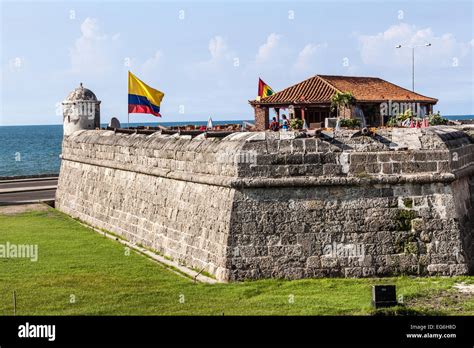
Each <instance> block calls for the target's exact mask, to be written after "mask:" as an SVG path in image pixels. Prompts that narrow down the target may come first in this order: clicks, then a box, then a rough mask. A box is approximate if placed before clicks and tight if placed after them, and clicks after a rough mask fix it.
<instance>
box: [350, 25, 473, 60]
mask: <svg viewBox="0 0 474 348" xmlns="http://www.w3.org/2000/svg"><path fill="white" fill-rule="evenodd" d="M358 40H359V43H360V54H361V58H362V61H363V62H364V63H365V64H367V65H371V66H378V67H391V68H393V67H397V66H398V67H401V66H407V65H409V64H411V50H410V49H409V48H399V49H396V48H395V46H396V45H399V44H401V45H402V46H405V47H408V46H413V45H424V44H425V43H431V44H432V45H431V47H420V48H418V49H416V61H417V62H418V66H422V67H427V66H429V67H431V68H433V67H438V68H439V67H449V66H452V64H453V61H454V60H455V59H457V60H458V62H459V64H462V60H463V59H465V58H466V57H467V56H468V55H469V54H470V51H472V47H470V46H472V44H471V43H469V42H466V43H464V42H459V41H458V40H457V39H456V38H455V37H454V36H453V35H452V34H450V33H445V34H442V35H440V36H437V35H435V33H434V32H433V31H432V29H431V28H417V27H416V26H415V25H409V24H407V23H400V24H397V25H392V26H391V27H389V28H388V29H387V30H385V31H384V32H380V33H377V34H375V35H358ZM471 42H472V41H471ZM469 64H470V63H469Z"/></svg>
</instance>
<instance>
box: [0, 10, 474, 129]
mask: <svg viewBox="0 0 474 348" xmlns="http://www.w3.org/2000/svg"><path fill="white" fill-rule="evenodd" d="M425 42H431V43H432V46H431V47H429V48H425V47H421V48H417V50H416V81H415V84H416V85H415V88H416V91H417V92H419V93H421V94H424V95H428V96H431V97H436V98H438V99H439V100H440V101H439V103H438V105H437V106H436V107H435V110H440V111H441V113H442V114H445V115H450V114H451V115H452V114H474V104H473V100H474V86H473V80H474V79H473V46H474V34H473V5H472V2H471V1H398V2H377V1H365V2H356V1H353V2H349V1H331V2H321V1H313V2H282V1H278V2H277V1H258V2H251V1H235V2H228V3H227V2H226V3H219V2H215V1H214V2H201V1H195V2H171V1H168V2H160V1H146V2H135V1H134V2H132V1H113V2H111V1H108V2H99V1H82V2H69V1H67V2H66V1H49V2H41V1H40V2H13V1H2V3H1V57H2V58H1V59H2V65H1V114H0V124H3V125H6V124H59V123H61V122H62V116H61V110H60V107H59V104H58V103H60V102H61V101H62V100H63V99H64V98H65V97H66V96H67V94H68V92H69V91H71V90H72V89H73V88H75V87H76V86H78V85H79V83H80V82H83V83H84V86H85V87H87V88H90V89H91V90H92V91H94V92H95V93H96V95H97V96H98V98H99V99H100V100H101V101H102V104H101V115H102V122H108V120H109V119H110V118H111V117H113V116H115V117H118V118H119V119H120V120H122V121H125V120H126V119H127V71H128V70H131V71H132V72H134V73H135V74H136V75H137V76H138V77H140V78H141V79H142V80H143V81H145V82H146V83H148V84H149V85H151V86H153V87H155V88H157V89H159V90H161V91H163V92H164V93H165V97H164V99H163V102H162V105H161V110H162V115H163V118H162V119H161V121H163V122H173V121H188V120H206V119H207V118H208V117H209V116H212V117H213V119H215V120H225V119H227V120H231V119H252V118H253V111H252V109H251V107H250V106H249V105H248V102H247V101H248V100H249V99H254V98H255V96H256V93H257V80H258V77H259V76H260V77H262V79H264V80H265V81H266V82H267V83H268V84H269V85H270V86H271V87H272V88H273V89H274V90H276V91H278V90H281V89H283V88H285V87H287V86H289V85H292V84H294V83H297V82H299V81H301V80H303V79H305V78H308V77H310V76H312V75H315V74H337V75H352V76H377V77H381V78H383V79H386V80H388V81H391V82H393V83H396V84H399V85H400V86H403V87H406V88H409V89H410V88H411V52H410V50H409V49H395V48H394V47H395V45H397V44H399V43H401V44H424V43H425ZM156 120H157V119H156V118H154V117H153V116H150V115H141V114H133V115H131V121H135V122H146V121H148V122H154V121H156Z"/></svg>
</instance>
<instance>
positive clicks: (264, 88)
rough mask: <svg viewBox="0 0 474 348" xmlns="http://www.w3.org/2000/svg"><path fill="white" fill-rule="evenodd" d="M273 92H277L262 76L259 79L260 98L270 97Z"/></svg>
mask: <svg viewBox="0 0 474 348" xmlns="http://www.w3.org/2000/svg"><path fill="white" fill-rule="evenodd" d="M272 94H275V92H274V91H273V89H271V88H270V86H269V85H267V84H266V83H265V82H263V80H262V79H261V78H259V79H258V96H259V98H265V97H269V96H271V95H272Z"/></svg>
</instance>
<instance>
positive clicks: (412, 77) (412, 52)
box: [395, 43, 431, 92]
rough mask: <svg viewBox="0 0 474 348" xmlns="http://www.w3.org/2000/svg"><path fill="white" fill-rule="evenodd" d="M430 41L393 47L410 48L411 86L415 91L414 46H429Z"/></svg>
mask: <svg viewBox="0 0 474 348" xmlns="http://www.w3.org/2000/svg"><path fill="white" fill-rule="evenodd" d="M430 46H431V43H426V44H424V45H415V46H402V45H397V46H395V48H402V47H403V48H405V47H406V48H411V88H412V90H413V92H415V47H430Z"/></svg>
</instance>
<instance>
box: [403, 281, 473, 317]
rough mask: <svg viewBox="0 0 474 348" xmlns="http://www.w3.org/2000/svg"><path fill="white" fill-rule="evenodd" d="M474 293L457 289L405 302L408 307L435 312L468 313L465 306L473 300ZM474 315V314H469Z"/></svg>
mask: <svg viewBox="0 0 474 348" xmlns="http://www.w3.org/2000/svg"><path fill="white" fill-rule="evenodd" d="M473 296H474V293H470V292H461V291H459V290H458V289H457V288H456V287H454V288H453V289H450V290H443V291H438V292H436V293H433V294H431V295H429V296H422V297H415V298H412V299H409V300H406V301H405V305H406V306H408V307H415V306H416V307H421V308H424V309H425V310H431V311H435V312H450V313H453V312H454V313H456V312H459V313H466V307H465V304H466V303H467V302H469V301H470V300H472V298H473ZM469 314H474V313H469Z"/></svg>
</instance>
